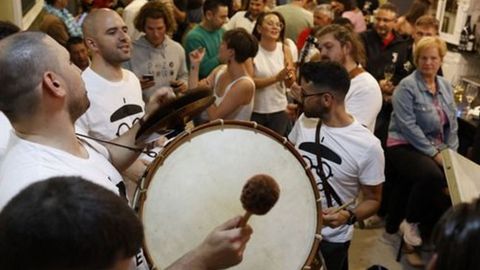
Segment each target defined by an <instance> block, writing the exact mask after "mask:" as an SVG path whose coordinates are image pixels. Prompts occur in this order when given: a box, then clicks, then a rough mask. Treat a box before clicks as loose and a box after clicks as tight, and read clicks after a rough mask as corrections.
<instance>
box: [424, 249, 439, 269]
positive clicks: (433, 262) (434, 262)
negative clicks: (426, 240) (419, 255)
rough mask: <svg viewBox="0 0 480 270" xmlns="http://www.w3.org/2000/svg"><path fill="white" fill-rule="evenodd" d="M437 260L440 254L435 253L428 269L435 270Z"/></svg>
mask: <svg viewBox="0 0 480 270" xmlns="http://www.w3.org/2000/svg"><path fill="white" fill-rule="evenodd" d="M437 260H438V254H437V253H433V255H432V258H430V261H429V262H428V264H427V268H425V269H426V270H435V269H437Z"/></svg>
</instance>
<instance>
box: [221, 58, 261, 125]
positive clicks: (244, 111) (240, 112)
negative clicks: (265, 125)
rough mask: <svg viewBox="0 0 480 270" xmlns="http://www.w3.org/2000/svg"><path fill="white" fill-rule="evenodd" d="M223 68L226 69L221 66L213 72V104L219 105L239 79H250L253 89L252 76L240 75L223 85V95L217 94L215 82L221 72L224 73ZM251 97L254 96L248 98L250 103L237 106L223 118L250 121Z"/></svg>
mask: <svg viewBox="0 0 480 270" xmlns="http://www.w3.org/2000/svg"><path fill="white" fill-rule="evenodd" d="M225 70H226V66H225V67H224V68H221V69H220V70H219V71H218V72H217V74H215V86H214V92H213V93H214V95H215V105H216V106H219V105H220V104H221V103H222V101H223V98H224V97H225V96H226V95H227V94H228V92H230V90H231V89H232V86H233V85H234V84H235V83H236V82H238V81H239V80H248V81H250V82H251V83H252V84H253V88H254V89H255V82H254V81H253V80H252V78H250V77H248V76H242V77H240V78H237V79H236V80H234V81H232V82H231V83H229V84H228V85H227V86H226V87H225V91H224V92H223V95H222V96H219V95H218V93H217V89H216V88H217V83H218V80H219V78H220V76H221V75H222V74H223V73H225ZM253 99H254V98H253V97H252V99H251V100H250V103H248V104H245V105H242V106H240V107H238V108H237V109H236V110H235V111H233V112H232V113H231V114H230V115H228V116H226V117H224V119H228V120H243V121H250V117H251V116H252V111H253Z"/></svg>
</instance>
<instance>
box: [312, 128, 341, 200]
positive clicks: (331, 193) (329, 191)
mask: <svg viewBox="0 0 480 270" xmlns="http://www.w3.org/2000/svg"><path fill="white" fill-rule="evenodd" d="M321 127H322V120H320V119H318V124H317V128H316V130H315V143H316V144H320V129H321ZM317 159H318V169H319V174H320V179H321V180H322V185H323V190H324V193H325V198H326V199H327V206H328V207H332V206H333V204H332V198H333V199H334V200H335V202H336V203H337V204H338V205H343V202H342V200H341V199H340V197H339V196H338V194H337V193H336V192H335V190H334V189H333V188H332V186H331V185H330V183H328V180H327V176H326V175H325V171H324V170H323V164H322V157H321V154H320V155H317Z"/></svg>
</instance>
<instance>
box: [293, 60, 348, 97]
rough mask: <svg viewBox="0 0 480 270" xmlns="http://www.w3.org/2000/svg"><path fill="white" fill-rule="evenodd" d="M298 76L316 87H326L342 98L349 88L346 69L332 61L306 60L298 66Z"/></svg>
mask: <svg viewBox="0 0 480 270" xmlns="http://www.w3.org/2000/svg"><path fill="white" fill-rule="evenodd" d="M300 78H301V79H303V80H305V82H307V83H308V82H312V83H313V85H314V87H315V88H317V89H328V90H329V91H331V92H332V94H334V95H335V96H338V97H341V98H342V100H343V99H344V98H345V95H346V94H347V92H348V89H349V88H350V76H349V75H348V71H347V70H346V69H345V68H344V67H343V66H342V65H341V64H340V63H336V62H333V61H320V62H307V63H305V64H303V65H302V66H301V67H300Z"/></svg>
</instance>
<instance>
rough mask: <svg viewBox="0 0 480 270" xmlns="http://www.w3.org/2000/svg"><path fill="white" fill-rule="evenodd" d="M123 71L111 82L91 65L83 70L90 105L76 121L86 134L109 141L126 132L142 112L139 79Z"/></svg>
mask: <svg viewBox="0 0 480 270" xmlns="http://www.w3.org/2000/svg"><path fill="white" fill-rule="evenodd" d="M122 70H123V79H122V80H121V81H118V82H111V81H108V80H106V79H104V78H103V77H101V76H100V75H98V74H97V73H95V72H94V71H93V70H92V69H91V68H90V67H88V68H87V69H85V71H84V72H83V73H82V78H83V80H84V82H85V87H86V89H87V93H88V98H89V100H90V108H88V110H87V112H86V113H84V114H83V115H82V116H81V117H80V118H79V119H78V120H77V122H76V125H77V126H78V127H79V128H80V129H81V130H83V131H85V132H87V133H88V135H90V136H92V137H95V138H98V139H103V140H112V139H114V138H116V137H118V136H120V135H121V134H123V133H125V132H126V131H128V130H129V129H130V128H131V127H132V126H133V125H134V124H135V123H136V122H137V121H138V120H140V118H141V117H142V116H143V114H144V107H145V103H144V102H143V99H142V90H141V87H140V82H139V81H138V78H137V77H136V76H135V74H133V73H132V72H131V71H129V70H126V69H122Z"/></svg>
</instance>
